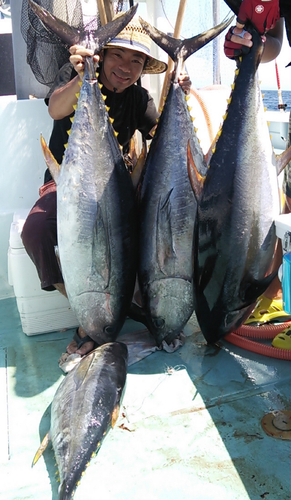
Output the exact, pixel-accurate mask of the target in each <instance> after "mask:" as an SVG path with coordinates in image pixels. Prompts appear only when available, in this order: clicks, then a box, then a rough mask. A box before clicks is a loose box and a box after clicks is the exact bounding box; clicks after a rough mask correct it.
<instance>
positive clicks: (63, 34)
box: [28, 0, 82, 46]
mask: <svg viewBox="0 0 291 500" xmlns="http://www.w3.org/2000/svg"><path fill="white" fill-rule="evenodd" d="M28 3H29V6H30V8H31V9H32V10H33V12H34V13H35V14H36V15H37V17H38V18H39V19H40V20H41V21H42V23H43V24H44V26H45V27H47V28H49V29H50V30H51V31H53V33H55V34H56V35H57V36H58V37H59V38H60V39H61V40H62V41H63V42H65V43H68V44H69V45H70V46H72V45H75V44H78V43H79V42H80V41H81V38H82V37H81V32H80V30H79V29H77V28H73V27H71V26H69V25H68V24H67V23H65V22H64V21H62V20H61V19H58V18H57V17H55V16H53V15H52V14H50V13H49V12H48V11H47V10H46V9H44V8H43V7H41V6H40V5H38V4H37V3H35V2H34V1H33V0H28Z"/></svg>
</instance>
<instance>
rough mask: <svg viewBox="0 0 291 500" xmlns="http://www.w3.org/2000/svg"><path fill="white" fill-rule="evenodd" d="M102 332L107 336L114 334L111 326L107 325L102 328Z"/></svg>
mask: <svg viewBox="0 0 291 500" xmlns="http://www.w3.org/2000/svg"><path fill="white" fill-rule="evenodd" d="M103 332H104V333H107V334H109V335H112V334H113V333H115V328H114V327H113V326H111V325H107V326H104V328H103Z"/></svg>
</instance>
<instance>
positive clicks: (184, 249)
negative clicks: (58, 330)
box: [139, 83, 206, 344]
mask: <svg viewBox="0 0 291 500" xmlns="http://www.w3.org/2000/svg"><path fill="white" fill-rule="evenodd" d="M189 141H190V143H191V149H192V152H193V156H195V159H196V162H197V165H198V168H199V169H200V170H201V172H204V171H205V169H206V166H205V162H204V156H203V153H202V150H201V148H200V145H199V142H198V139H197V137H196V135H195V132H194V128H193V124H192V121H191V117H190V114H189V111H188V109H187V103H186V101H185V95H184V93H183V91H182V90H181V88H180V86H179V84H174V83H172V84H171V88H170V90H169V94H168V97H167V100H166V103H165V106H164V109H163V112H162V115H161V118H160V121H159V124H158V127H157V130H156V134H155V137H154V139H153V141H152V144H151V147H150V151H149V155H148V157H147V160H146V165H145V175H144V178H143V182H142V187H141V194H140V224H141V228H140V260H139V283H140V288H141V293H142V297H143V303H144V306H145V310H146V313H147V315H148V318H149V321H150V324H151V331H152V333H153V334H154V335H155V337H156V338H157V341H158V343H159V344H160V343H161V342H162V340H164V339H165V338H167V341H171V340H172V339H173V338H175V337H176V336H177V335H178V334H179V333H180V332H181V330H182V328H183V326H184V325H185V324H186V322H187V321H188V319H189V317H190V316H191V314H192V312H193V284H192V280H193V233H194V224H195V214H196V208H197V203H196V199H195V196H194V194H193V191H192V188H191V185H190V181H189V177H188V172H187V145H188V142H189Z"/></svg>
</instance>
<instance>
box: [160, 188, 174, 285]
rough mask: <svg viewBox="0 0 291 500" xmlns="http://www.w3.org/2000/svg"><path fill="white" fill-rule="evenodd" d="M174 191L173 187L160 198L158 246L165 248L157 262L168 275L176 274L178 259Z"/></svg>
mask: <svg viewBox="0 0 291 500" xmlns="http://www.w3.org/2000/svg"><path fill="white" fill-rule="evenodd" d="M172 191H173V188H172V189H171V190H170V191H169V192H168V194H167V195H166V196H165V197H164V198H163V199H161V198H160V201H159V208H158V217H157V233H156V235H157V236H156V237H157V245H156V248H159V249H161V248H162V249H163V252H158V255H157V262H158V263H159V267H160V270H161V271H162V273H164V274H165V275H166V276H172V275H173V274H174V272H175V260H176V254H175V249H174V246H173V233H172V224H171V194H172Z"/></svg>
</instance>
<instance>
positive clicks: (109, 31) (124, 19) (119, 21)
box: [94, 3, 138, 53]
mask: <svg viewBox="0 0 291 500" xmlns="http://www.w3.org/2000/svg"><path fill="white" fill-rule="evenodd" d="M137 8H138V3H137V4H136V5H134V6H133V7H131V8H130V9H128V10H127V11H126V12H124V13H122V14H120V15H119V16H118V17H116V18H115V19H113V20H112V21H110V22H109V23H106V24H104V26H101V27H100V28H98V29H97V30H96V31H95V33H94V38H95V42H97V40H98V47H96V49H95V53H96V52H97V53H98V52H100V50H101V49H102V47H103V46H104V45H106V44H107V43H108V42H110V40H111V39H112V38H115V37H116V35H118V33H120V31H122V30H123V28H125V26H126V25H127V24H128V23H129V21H131V19H132V18H133V16H134V15H135V13H136V11H137Z"/></svg>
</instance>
